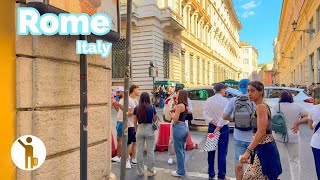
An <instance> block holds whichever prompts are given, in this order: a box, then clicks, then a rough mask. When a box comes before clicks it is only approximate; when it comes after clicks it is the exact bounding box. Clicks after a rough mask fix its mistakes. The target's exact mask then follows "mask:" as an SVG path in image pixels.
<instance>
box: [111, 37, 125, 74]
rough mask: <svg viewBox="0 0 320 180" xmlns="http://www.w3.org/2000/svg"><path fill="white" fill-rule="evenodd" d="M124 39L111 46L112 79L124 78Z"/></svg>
mask: <svg viewBox="0 0 320 180" xmlns="http://www.w3.org/2000/svg"><path fill="white" fill-rule="evenodd" d="M125 62H126V39H125V38H121V39H120V40H119V41H118V42H116V43H113V44H112V78H124V77H125V69H126V63H125Z"/></svg>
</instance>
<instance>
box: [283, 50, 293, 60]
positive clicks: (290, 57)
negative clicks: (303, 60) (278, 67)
mask: <svg viewBox="0 0 320 180" xmlns="http://www.w3.org/2000/svg"><path fill="white" fill-rule="evenodd" d="M281 57H282V58H287V59H293V57H292V56H288V57H286V56H284V52H282V53H281Z"/></svg>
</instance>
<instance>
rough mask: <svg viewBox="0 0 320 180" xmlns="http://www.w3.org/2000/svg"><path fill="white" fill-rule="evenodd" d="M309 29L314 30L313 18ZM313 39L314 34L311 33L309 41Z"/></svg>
mask: <svg viewBox="0 0 320 180" xmlns="http://www.w3.org/2000/svg"><path fill="white" fill-rule="evenodd" d="M309 29H313V18H311V20H310V22H309ZM312 38H313V33H309V40H312Z"/></svg>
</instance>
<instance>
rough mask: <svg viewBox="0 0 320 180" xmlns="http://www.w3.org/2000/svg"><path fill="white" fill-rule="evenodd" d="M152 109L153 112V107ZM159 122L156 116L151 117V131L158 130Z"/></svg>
mask: <svg viewBox="0 0 320 180" xmlns="http://www.w3.org/2000/svg"><path fill="white" fill-rule="evenodd" d="M153 109H154V111H155V108H154V106H153ZM159 121H160V118H159V116H158V115H156V114H155V115H153V119H152V129H153V130H154V131H156V130H158V129H159Z"/></svg>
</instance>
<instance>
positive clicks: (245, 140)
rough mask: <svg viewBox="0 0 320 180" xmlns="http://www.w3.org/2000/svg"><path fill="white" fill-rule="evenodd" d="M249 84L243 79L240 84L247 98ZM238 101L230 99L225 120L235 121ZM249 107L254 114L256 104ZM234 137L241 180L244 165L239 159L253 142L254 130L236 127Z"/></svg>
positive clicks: (241, 90) (237, 174) (237, 168)
mask: <svg viewBox="0 0 320 180" xmlns="http://www.w3.org/2000/svg"><path fill="white" fill-rule="evenodd" d="M249 82H250V80H249V79H242V80H241V81H240V82H239V84H238V86H239V91H240V92H241V93H242V94H243V95H246V96H247V95H248V90H247V87H248V84H249ZM237 100H238V97H234V98H232V99H230V101H229V103H228V106H227V107H226V108H225V110H224V112H223V116H222V118H223V119H225V120H233V119H232V118H231V116H232V113H234V107H235V106H236V103H237ZM249 105H251V106H250V107H251V109H250V110H251V112H250V113H251V114H252V113H254V110H255V104H254V103H252V102H251V103H249ZM236 120H238V119H236ZM233 136H234V145H233V147H234V154H235V174H236V178H237V180H241V179H242V176H243V164H242V163H241V162H240V161H239V157H240V155H242V154H244V153H245V152H246V150H247V148H248V146H249V145H250V143H251V141H252V129H251V128H249V129H241V128H238V127H235V129H234V132H233Z"/></svg>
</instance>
